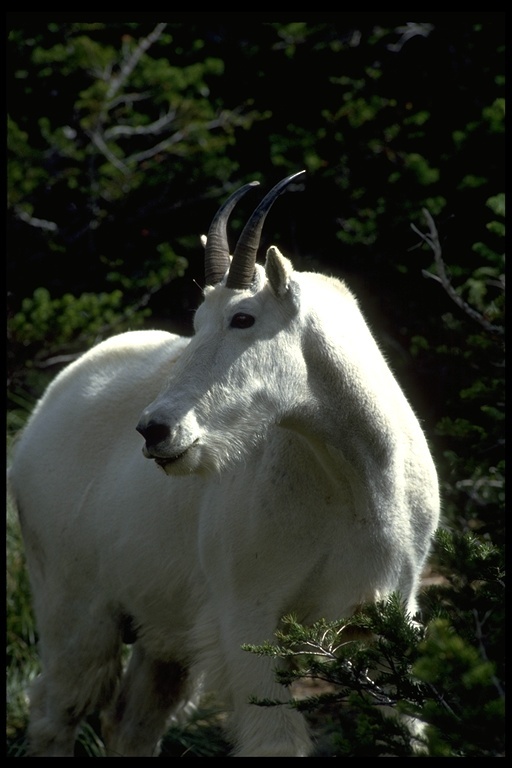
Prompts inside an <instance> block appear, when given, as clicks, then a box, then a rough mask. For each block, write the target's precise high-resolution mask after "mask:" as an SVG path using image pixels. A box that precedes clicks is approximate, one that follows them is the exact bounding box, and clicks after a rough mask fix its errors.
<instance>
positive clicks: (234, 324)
mask: <svg viewBox="0 0 512 768" xmlns="http://www.w3.org/2000/svg"><path fill="white" fill-rule="evenodd" d="M251 325H254V317H253V316H252V315H246V314H245V312H237V313H236V315H233V317H232V318H231V323H230V326H231V328H250V327H251Z"/></svg>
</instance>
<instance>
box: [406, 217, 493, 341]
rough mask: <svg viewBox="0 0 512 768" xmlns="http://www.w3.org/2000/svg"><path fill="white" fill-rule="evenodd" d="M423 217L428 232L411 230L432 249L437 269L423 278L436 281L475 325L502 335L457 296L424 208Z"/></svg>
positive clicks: (436, 237)
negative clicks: (434, 273) (478, 324)
mask: <svg viewBox="0 0 512 768" xmlns="http://www.w3.org/2000/svg"><path fill="white" fill-rule="evenodd" d="M422 210H423V215H424V216H425V219H426V221H427V225H428V232H427V233H425V232H421V230H419V229H418V228H417V227H416V226H415V225H414V224H411V228H412V229H413V230H414V232H416V234H418V235H419V236H420V237H421V239H422V240H423V241H424V242H425V243H427V245H428V246H429V247H430V248H431V249H432V251H433V253H434V261H435V264H436V269H437V275H433V274H432V272H429V271H427V270H423V274H424V275H425V277H430V278H432V279H433V280H437V281H438V282H439V283H441V285H442V286H443V288H444V290H445V291H446V293H447V294H448V296H449V297H450V298H451V299H452V301H454V302H455V304H457V306H458V307H460V309H462V311H463V312H465V313H466V315H468V316H469V317H471V318H472V319H473V320H476V322H477V323H480V325H481V326H483V328H485V330H486V331H490V332H491V333H499V334H504V333H505V329H504V328H503V327H502V326H500V325H493V324H492V323H490V322H489V321H488V320H487V318H486V317H485V316H484V315H482V313H481V312H478V311H477V310H476V309H473V307H471V306H470V305H469V304H468V303H467V302H466V301H464V299H463V298H462V297H461V296H459V294H458V293H457V291H456V290H455V288H454V287H453V285H452V284H451V281H450V278H449V277H448V275H447V273H446V267H445V263H444V261H443V258H442V248H441V243H440V242H439V235H438V233H437V228H436V225H435V223H434V219H433V218H432V216H431V215H430V213H429V211H427V209H426V208H423V209H422Z"/></svg>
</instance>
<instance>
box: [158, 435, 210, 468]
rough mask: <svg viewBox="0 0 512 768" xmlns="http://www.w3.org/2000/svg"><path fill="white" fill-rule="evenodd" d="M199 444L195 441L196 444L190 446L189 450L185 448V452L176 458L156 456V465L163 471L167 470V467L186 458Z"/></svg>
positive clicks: (178, 454)
mask: <svg viewBox="0 0 512 768" xmlns="http://www.w3.org/2000/svg"><path fill="white" fill-rule="evenodd" d="M198 442H199V441H198V440H194V442H193V443H192V444H191V445H189V446H188V448H185V450H184V451H182V452H181V453H177V454H176V455H175V456H165V457H162V456H155V457H154V460H155V463H156V464H158V466H159V467H162V469H165V468H166V467H169V466H171V465H172V464H176V462H178V461H179V460H180V459H182V458H183V456H185V454H187V453H188V452H189V450H190V449H191V448H193V447H194V446H195V445H196V444H197V443H198Z"/></svg>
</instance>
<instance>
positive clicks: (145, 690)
mask: <svg viewBox="0 0 512 768" xmlns="http://www.w3.org/2000/svg"><path fill="white" fill-rule="evenodd" d="M302 173H303V172H300V173H298V174H294V175H293V176H290V177H288V178H286V179H284V180H283V181H281V182H280V183H279V184H277V185H276V186H275V187H274V188H273V189H272V190H271V191H270V192H269V193H268V194H267V196H266V197H264V199H263V200H262V202H261V203H260V204H259V206H258V207H257V208H256V210H255V211H254V213H253V215H252V217H251V218H250V220H249V222H248V224H247V225H246V227H245V229H244V230H243V232H242V234H241V236H240V238H239V240H238V244H237V246H236V249H235V251H234V254H233V257H232V260H231V258H230V256H229V249H228V241H227V236H226V227H227V220H228V217H229V215H230V213H231V211H232V209H233V208H234V206H235V204H236V203H237V201H238V200H239V198H240V197H241V196H242V195H244V194H245V193H246V192H247V191H248V190H250V189H251V188H253V186H254V184H247V185H245V186H243V187H242V188H241V189H239V190H238V191H236V192H235V193H234V194H233V195H232V196H231V197H230V198H229V199H228V200H227V202H226V203H225V204H224V205H223V206H222V208H221V209H220V210H219V212H218V213H217V215H216V216H215V218H214V221H213V223H212V226H211V228H210V231H209V233H208V237H207V238H206V239H204V238H203V241H204V243H205V254H206V283H207V287H206V288H205V291H204V302H203V303H202V305H201V306H200V307H199V309H198V310H197V313H196V315H195V335H194V336H193V337H192V338H191V339H188V338H181V337H178V336H175V335H173V334H169V333H164V332H158V331H140V332H130V333H124V334H121V335H119V336H116V337H114V338H111V339H109V340H107V341H105V342H103V343H101V344H99V345H98V346H96V347H94V348H93V349H91V350H90V351H89V352H87V353H86V354H84V355H83V356H82V357H81V358H80V359H78V360H77V361H76V362H74V363H72V364H71V365H69V366H68V367H67V368H66V369H65V370H64V371H63V372H62V373H61V374H60V375H58V376H57V377H56V379H55V380H54V381H53V382H52V384H51V385H50V386H49V387H48V390H47V392H46V394H45V395H44V396H43V398H42V399H41V400H40V402H39V403H38V404H37V406H36V408H35V410H34V413H33V414H32V417H31V419H30V420H29V423H28V425H27V427H26V429H25V430H24V432H23V434H22V436H21V438H20V440H19V442H18V444H17V447H16V451H15V455H14V459H13V463H12V467H11V470H10V480H9V483H10V487H11V489H12V493H13V496H14V498H15V500H16V503H17V506H18V509H19V514H20V519H21V525H22V531H23V536H24V542H25V547H26V556H27V561H28V568H29V572H30V579H31V585H32V591H33V599H34V607H35V614H36V617H37V626H38V632H39V637H40V653H41V663H42V674H41V676H40V677H39V678H38V680H37V682H36V683H35V685H34V688H33V691H32V696H31V717H30V727H29V742H30V747H29V751H30V752H29V753H30V755H32V756H72V755H73V745H74V741H75V737H76V733H77V729H78V727H79V725H80V723H81V721H82V719H83V718H84V717H85V716H86V715H87V714H88V713H90V712H91V711H92V710H94V709H100V710H101V711H102V722H103V733H104V739H105V744H106V747H107V750H108V755H109V756H117V755H122V756H143V755H146V756H155V755H156V754H157V750H158V743H159V740H160V739H161V737H162V735H163V733H164V732H165V729H166V724H167V722H168V720H169V718H170V716H171V715H172V714H173V713H175V712H177V711H178V710H179V708H180V707H183V706H184V704H185V703H186V702H187V701H190V700H192V699H193V697H194V692H195V691H197V689H198V686H199V685H200V684H201V683H202V684H203V685H204V686H206V689H207V690H216V691H219V692H220V694H222V697H223V701H224V704H225V708H226V711H227V712H229V723H228V728H229V730H228V733H229V737H230V739H231V741H232V743H233V745H234V751H233V755H234V756H254V757H257V756H258V757H259V756H269V757H270V756H276V757H277V756H296V757H300V756H307V755H308V754H310V753H311V749H312V746H311V740H310V737H309V735H308V729H307V727H306V723H305V721H304V719H303V717H302V715H301V714H300V713H299V712H297V711H295V710H293V709H292V708H288V707H277V708H275V707H274V708H266V707H258V706H255V705H254V704H252V703H250V697H252V696H256V697H258V698H280V699H283V698H284V697H285V696H286V691H285V689H284V688H283V687H282V686H281V685H279V684H278V683H277V682H276V680H275V671H274V665H275V663H276V662H275V660H272V659H269V658H266V657H260V656H258V655H256V654H252V653H248V652H247V651H245V650H242V649H241V646H242V645H243V644H244V643H253V644H258V643H262V642H264V641H266V640H271V639H272V638H273V636H274V632H275V630H276V628H278V626H279V622H280V619H281V618H282V617H283V615H286V614H291V613H293V614H295V615H296V617H297V618H298V620H299V621H301V622H303V623H311V622H314V621H315V620H317V619H319V618H322V617H323V618H326V619H329V620H334V619H337V618H340V617H342V616H347V615H350V614H352V613H353V612H354V611H355V610H356V609H357V607H358V606H359V605H360V604H361V603H364V602H365V601H371V600H380V599H383V598H385V597H386V596H387V595H389V594H390V593H391V592H394V591H399V592H400V593H401V595H402V596H403V600H404V604H405V606H406V608H407V609H408V611H409V612H410V613H411V614H414V613H415V612H416V610H417V604H416V595H417V590H418V586H419V581H420V576H421V572H422V568H423V566H424V563H425V559H426V557H427V554H428V552H429V547H430V543H431V538H432V534H433V532H434V529H435V528H436V526H437V524H438V516H439V498H438V485H437V477H436V471H435V469H434V465H433V462H432V458H431V455H430V452H429V449H428V447H427V443H426V440H425V437H424V434H423V432H422V429H421V428H420V425H419V423H418V421H417V419H416V417H415V415H414V413H413V411H412V409H411V407H410V405H409V403H408V402H407V400H406V398H405V397H404V395H403V393H402V391H401V389H400V387H399V386H398V384H397V382H396V381H395V379H394V377H393V375H392V373H391V371H390V369H389V368H388V366H387V364H386V362H385V360H384V358H383V356H382V354H381V352H380V351H379V349H378V347H377V345H376V343H375V341H374V339H373V338H372V335H371V333H370V331H369V330H368V327H367V325H366V323H365V321H364V319H363V316H362V314H361V312H360V310H359V308H358V305H357V302H356V300H355V298H354V296H353V295H352V294H351V293H350V291H349V290H348V289H347V288H346V287H345V285H344V284H343V283H342V282H341V281H339V280H337V279H334V278H331V277H326V276H323V275H321V274H314V273H306V272H304V273H299V272H296V271H294V270H293V267H292V264H291V263H290V261H289V260H288V259H287V258H285V257H284V256H283V255H281V253H280V252H279V250H278V249H277V248H276V247H274V246H272V247H270V248H269V250H268V253H267V257H266V263H265V266H264V267H262V266H261V265H259V264H256V252H257V249H258V246H259V242H260V237H261V231H262V227H263V222H264V220H265V216H266V215H267V212H268V210H269V209H270V206H271V205H272V203H273V202H274V201H275V200H276V198H277V197H278V196H279V195H280V194H281V192H283V191H284V190H285V189H286V188H287V187H288V185H289V184H290V182H292V181H294V180H297V179H298V177H301V175H302ZM136 430H137V431H138V432H139V433H140V434H137V432H136ZM141 435H142V436H143V438H144V441H145V443H144V447H143V449H142V453H143V454H144V456H143V455H142V453H141ZM144 457H145V458H144ZM147 459H153V461H147ZM155 465H156V466H155ZM123 643H133V649H132V655H131V659H130V661H129V664H128V667H127V670H126V672H125V673H124V674H122V663H121V650H122V647H123Z"/></svg>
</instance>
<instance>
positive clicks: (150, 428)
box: [136, 420, 170, 448]
mask: <svg viewBox="0 0 512 768" xmlns="http://www.w3.org/2000/svg"><path fill="white" fill-rule="evenodd" d="M136 430H137V432H140V434H141V435H142V437H143V438H144V440H145V441H146V445H147V446H148V448H150V447H151V446H155V445H158V444H159V443H162V442H164V441H165V440H167V438H168V437H169V434H170V429H169V427H168V426H167V424H161V423H159V422H157V421H149V422H148V423H147V424H146V423H143V422H142V420H141V421H139V423H138V424H137V426H136Z"/></svg>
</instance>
